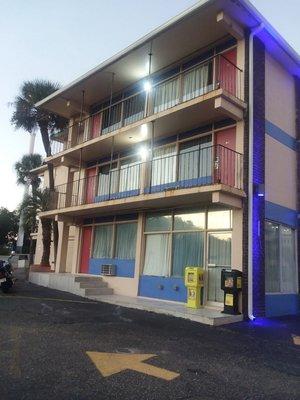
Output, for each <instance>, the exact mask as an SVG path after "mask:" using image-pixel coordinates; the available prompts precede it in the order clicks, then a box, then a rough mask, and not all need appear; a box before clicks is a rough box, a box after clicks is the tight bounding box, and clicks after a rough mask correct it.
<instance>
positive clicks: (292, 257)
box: [280, 226, 297, 293]
mask: <svg viewBox="0 0 300 400" xmlns="http://www.w3.org/2000/svg"><path fill="white" fill-rule="evenodd" d="M280 253H281V269H282V285H281V291H282V292H284V293H295V292H296V290H297V279H296V278H297V274H296V252H295V235H294V231H293V230H292V229H290V228H287V227H285V226H281V227H280Z"/></svg>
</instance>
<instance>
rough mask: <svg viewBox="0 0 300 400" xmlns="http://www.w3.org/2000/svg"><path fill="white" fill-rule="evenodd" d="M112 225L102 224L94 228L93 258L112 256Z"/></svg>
mask: <svg viewBox="0 0 300 400" xmlns="http://www.w3.org/2000/svg"><path fill="white" fill-rule="evenodd" d="M112 233H113V226H112V225H102V226H97V227H96V228H95V238H94V249H93V258H111V257H112V246H111V244H112Z"/></svg>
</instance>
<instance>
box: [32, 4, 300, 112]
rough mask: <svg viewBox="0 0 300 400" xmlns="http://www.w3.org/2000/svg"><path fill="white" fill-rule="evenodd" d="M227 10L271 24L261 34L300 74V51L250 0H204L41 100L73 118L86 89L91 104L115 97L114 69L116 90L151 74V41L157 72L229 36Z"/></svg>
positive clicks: (246, 23) (244, 20)
mask: <svg viewBox="0 0 300 400" xmlns="http://www.w3.org/2000/svg"><path fill="white" fill-rule="evenodd" d="M222 10H223V11H225V12H226V13H227V14H228V15H230V16H231V17H232V18H233V19H234V20H236V21H238V23H239V24H240V26H242V27H248V28H253V27H255V26H257V25H258V24H259V23H260V22H263V23H264V27H265V28H264V29H263V31H261V32H260V34H259V36H260V38H261V39H262V40H263V41H264V43H265V45H266V48H267V49H268V51H270V53H271V54H273V55H274V57H275V58H277V59H278V60H279V61H280V62H284V63H285V64H286V66H287V68H288V69H289V70H290V71H291V72H292V73H294V74H299V75H300V67H299V60H300V59H299V56H298V55H297V54H296V53H295V52H294V51H293V50H292V49H291V48H290V47H289V46H288V44H287V43H286V42H285V41H284V39H282V38H281V36H280V35H279V34H278V33H277V32H276V31H275V30H274V29H273V28H272V27H271V26H270V24H269V23H268V22H267V21H266V20H265V19H264V18H263V17H262V16H261V15H260V14H259V13H258V12H257V10H255V8H254V7H253V6H252V5H251V4H250V3H249V2H248V1H247V0H227V1H224V0H202V1H199V3H197V4H196V5H195V6H193V7H191V8H190V9H189V10H187V11H185V12H184V13H182V14H180V15H179V16H177V17H175V18H173V19H172V20H170V21H169V22H167V23H166V24H164V25H163V26H161V27H159V28H157V29H156V30H154V31H152V32H150V33H149V34H148V35H147V36H145V37H143V38H142V39H140V40H139V41H137V42H136V43H134V44H133V45H131V46H129V47H128V48H126V49H125V50H124V51H122V52H120V53H118V54H116V55H115V56H113V57H112V58H110V59H109V60H107V61H105V62H104V63H102V64H100V65H99V66H97V67H96V68H94V69H93V70H91V71H89V72H88V73H87V74H85V75H83V76H81V77H80V78H78V79H77V80H75V81H74V82H72V83H70V84H69V85H67V86H65V87H64V88H62V89H61V90H59V91H57V92H56V93H55V94H53V95H51V96H49V97H48V98H46V99H44V100H43V101H42V102H40V103H38V105H42V107H44V108H46V109H48V110H50V111H53V112H56V113H58V114H61V115H63V116H65V117H67V118H70V117H72V116H73V115H75V114H77V113H78V112H79V110H80V104H81V99H82V91H83V90H84V92H85V105H86V106H87V107H88V106H90V105H92V104H94V103H96V102H99V101H101V100H103V99H105V98H107V97H109V94H110V90H111V77H112V73H114V74H115V79H114V92H118V91H119V90H121V89H124V88H126V87H127V86H129V85H131V84H133V83H134V82H137V81H139V80H140V79H143V78H145V77H146V76H147V74H148V61H149V56H148V54H149V51H150V43H151V42H152V54H153V57H152V72H153V73H154V72H157V71H159V70H161V69H162V68H165V67H167V66H169V65H170V64H173V63H175V62H177V61H178V60H180V59H182V58H185V57H187V56H189V55H191V54H192V53H193V52H195V51H197V50H199V49H201V48H204V47H205V46H207V45H208V44H212V43H213V42H215V41H218V40H220V39H221V38H223V37H225V36H226V35H228V32H227V31H226V29H225V28H224V26H223V25H222V24H218V23H217V22H216V16H217V14H218V13H219V12H220V11H222ZM297 57H298V58H297ZM297 59H298V64H297ZM68 102H69V106H68Z"/></svg>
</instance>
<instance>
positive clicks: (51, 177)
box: [39, 123, 59, 261]
mask: <svg viewBox="0 0 300 400" xmlns="http://www.w3.org/2000/svg"><path fill="white" fill-rule="evenodd" d="M39 127H40V131H41V135H42V140H43V145H44V148H45V152H46V155H47V157H50V156H51V146H50V140H49V132H48V127H47V125H46V124H43V123H40V124H39ZM47 166H48V174H49V190H50V201H51V199H52V197H53V193H54V172H53V170H54V168H53V164H52V163H49V162H48V163H47ZM52 229H53V246H54V261H56V256H57V246H58V235H59V232H58V222H57V221H55V220H53V221H52ZM50 246H51V241H50ZM49 251H50V248H49Z"/></svg>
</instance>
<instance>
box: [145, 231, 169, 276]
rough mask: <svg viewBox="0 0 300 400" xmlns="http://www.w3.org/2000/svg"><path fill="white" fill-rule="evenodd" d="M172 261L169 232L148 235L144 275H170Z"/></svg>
mask: <svg viewBox="0 0 300 400" xmlns="http://www.w3.org/2000/svg"><path fill="white" fill-rule="evenodd" d="M169 263H170V237H169V234H166V233H160V234H156V235H147V237H146V253H145V265H144V275H152V276H168V273H169Z"/></svg>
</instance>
